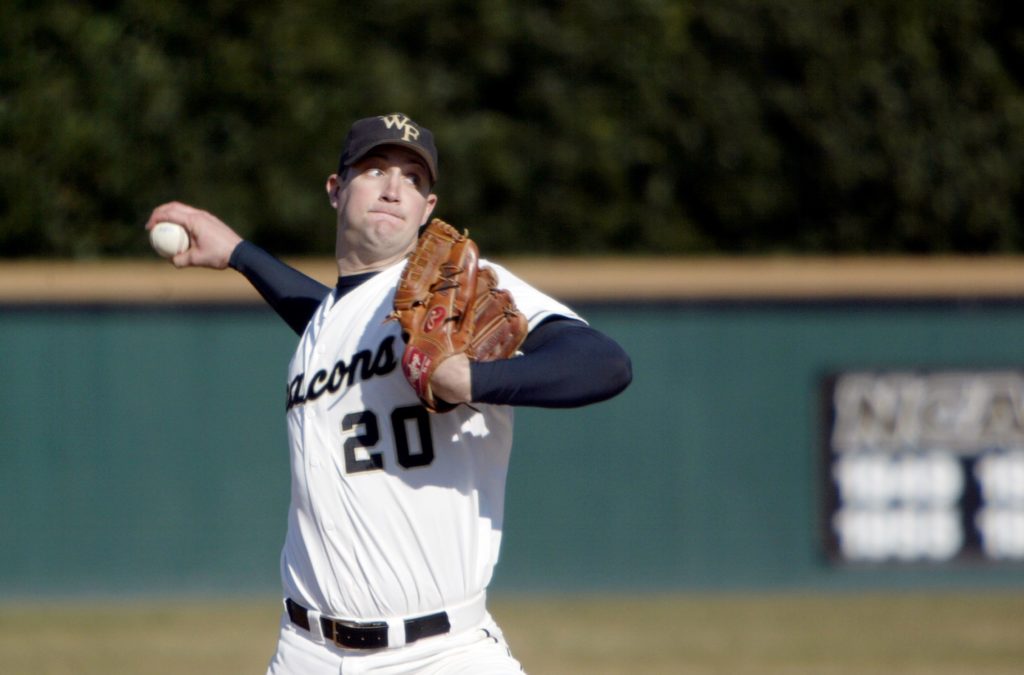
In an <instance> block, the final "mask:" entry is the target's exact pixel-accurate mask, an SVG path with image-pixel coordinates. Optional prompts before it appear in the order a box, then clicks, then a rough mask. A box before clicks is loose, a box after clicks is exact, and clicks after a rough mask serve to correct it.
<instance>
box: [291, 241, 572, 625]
mask: <svg viewBox="0 0 1024 675" xmlns="http://www.w3.org/2000/svg"><path fill="white" fill-rule="evenodd" d="M404 264H405V263H404V261H403V262H401V263H398V264H396V265H393V266H392V267H390V268H387V269H386V270H384V271H382V272H381V273H379V274H377V275H376V276H374V277H372V278H370V279H369V280H367V281H366V282H364V283H363V284H361V285H360V286H358V287H357V288H355V289H353V290H351V291H349V292H348V293H347V294H346V295H344V296H343V297H341V298H340V299H337V298H336V296H335V294H334V293H331V294H330V295H328V296H327V297H326V298H325V299H324V301H323V302H322V303H321V305H320V307H319V309H318V310H317V312H316V313H315V315H314V316H313V318H312V319H311V320H310V322H309V325H308V326H307V327H306V331H305V333H304V334H303V336H302V338H301V339H300V341H299V345H298V348H297V349H296V352H295V355H294V356H293V358H292V361H291V364H290V366H289V370H288V387H287V416H288V438H289V446H290V454H291V468H292V486H291V493H292V496H291V506H290V509H289V516H288V533H287V536H286V540H285V545H284V550H283V551H282V555H281V573H282V578H283V583H284V589H285V592H286V593H287V594H288V596H289V597H291V598H293V599H294V600H296V601H298V602H300V603H302V604H304V605H306V606H307V607H312V608H315V609H318V610H319V611H321V612H322V613H323V614H325V615H329V616H333V617H337V618H351V619H359V620H372V619H376V618H392V617H405V616H414V615H421V614H429V613H432V612H434V611H438V610H439V609H442V608H444V607H451V606H454V605H457V604H459V603H461V602H463V601H466V600H470V599H472V598H474V597H476V596H477V595H479V594H480V593H481V592H483V590H484V589H485V588H486V587H487V584H488V583H489V582H490V579H491V574H492V572H493V569H494V564H495V563H496V562H497V558H498V549H499V546H500V542H501V528H502V518H503V511H504V499H505V495H504V492H505V477H506V474H507V471H508V461H509V453H510V451H511V444H512V418H513V415H512V408H511V407H509V406H490V405H474V406H473V408H470V407H468V406H459V407H458V408H456V409H455V410H453V411H452V412H449V413H445V414H431V413H429V412H427V410H426V409H425V408H423V407H422V406H421V405H420V403H419V400H418V398H417V397H416V394H415V393H414V392H413V390H412V388H411V387H410V386H409V383H408V382H407V381H406V379H405V377H404V375H403V374H402V372H401V369H400V368H399V366H398V364H399V361H400V360H401V354H402V350H403V348H404V345H403V343H402V340H401V337H400V327H399V325H398V324H397V323H396V322H393V321H385V319H386V317H387V315H388V313H389V312H390V311H391V309H392V302H393V299H394V291H395V286H396V284H397V283H398V280H399V276H400V275H401V271H402V268H403V266H404ZM485 264H489V265H491V266H492V267H494V269H495V271H496V272H497V273H498V278H499V281H500V284H501V286H502V287H503V288H507V289H509V291H510V292H511V293H512V295H513V297H514V298H515V301H516V304H517V305H518V307H519V308H520V310H522V311H523V313H524V314H525V315H526V317H527V319H528V320H529V322H530V327H531V328H532V327H534V326H536V325H537V324H538V323H539V322H540V321H542V320H543V319H544V318H546V317H547V316H549V315H552V314H559V315H563V316H569V317H573V318H579V317H577V315H576V314H575V313H573V312H572V310H570V309H569V308H568V307H566V306H565V305H563V304H561V303H559V302H558V301H556V300H554V299H552V298H550V297H548V296H546V295H544V294H543V293H541V292H539V291H537V290H536V289H534V288H532V287H530V286H529V285H528V284H526V283H525V282H523V281H521V280H520V279H518V278H517V277H515V276H514V275H512V274H511V273H510V272H508V271H507V270H505V269H504V268H502V267H500V266H497V265H493V264H490V263H485Z"/></svg>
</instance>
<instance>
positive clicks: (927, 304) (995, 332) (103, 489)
mask: <svg viewBox="0 0 1024 675" xmlns="http://www.w3.org/2000/svg"><path fill="white" fill-rule="evenodd" d="M579 308H580V309H581V310H582V312H583V313H584V314H585V316H587V318H589V319H590V320H591V322H592V323H593V324H594V325H595V326H596V327H597V328H599V329H601V330H603V331H605V332H607V333H608V334H610V335H612V336H613V337H615V338H616V339H617V340H619V341H620V342H621V343H622V344H623V345H624V346H625V347H626V349H627V350H628V351H629V353H630V354H631V356H632V358H633V366H634V378H635V379H634V383H633V385H632V386H631V387H630V388H629V389H628V390H627V391H626V392H625V393H624V394H622V395H621V396H620V397H618V398H616V399H614V400H612V401H608V402H605V403H602V404H598V405H595V406H592V407H588V408H584V409H578V410H561V411H547V410H530V409H523V410H520V411H519V412H518V413H517V415H518V417H517V435H516V442H515V447H514V451H513V459H512V466H511V475H510V483H509V490H508V496H507V512H506V527H505V542H504V547H503V552H502V559H501V561H500V563H499V566H498V569H497V573H496V579H495V584H494V585H495V588H496V589H498V590H509V591H511V590H538V591H550V590H609V589H611V590H636V589H649V590H656V589H663V588H672V589H717V588H727V589H728V588H750V587H772V588H806V587H814V588H821V587H833V588H834V587H849V586H856V585H863V584H881V585H892V584H925V585H962V584H971V585H973V584H1021V583H1024V565H1022V564H1020V563H1012V562H1011V563H1000V564H982V563H978V564H971V563H958V564H956V565H946V564H929V563H922V564H916V565H910V566H906V565H904V566H895V567H894V566H892V565H884V564H882V565H840V566H836V565H833V564H831V563H830V562H829V561H828V559H827V557H826V556H825V553H824V550H823V543H822V541H823V537H822V528H823V523H822V519H823V516H822V508H821V507H822V502H823V499H824V496H823V494H822V492H823V487H822V485H823V481H822V479H821V470H822V466H821V463H822V453H821V447H822V436H823V425H824V421H823V420H824V417H825V415H824V413H823V409H824V405H823V401H822V382H823V378H824V377H826V376H827V375H828V374H829V373H833V372H836V371H843V370H851V369H852V370H857V369H878V368H897V369H906V368H911V369H913V368H942V369H946V368H952V369H964V368H966V369H972V368H975V369H978V368H980V369H987V368H996V369H1006V368H1016V367H1017V366H1018V365H1019V364H1020V363H1021V361H1022V357H1024V346H1022V345H1024V303H1021V302H1011V301H992V302H985V301H958V302H953V301H948V302H947V301H939V300H931V301H906V302H901V301H899V300H891V299H890V300H886V301H879V302H856V301H837V302H829V301H794V302H780V301H768V302H754V301H724V302H713V301H699V302H658V303H642V304H635V305H634V304H628V303H617V304H600V303H597V304H585V305H579ZM294 341H295V338H294V335H293V334H292V333H291V332H290V331H289V330H288V329H287V328H285V327H284V326H283V324H281V323H280V322H279V320H278V319H277V318H276V317H275V316H274V315H273V314H272V313H271V312H270V311H269V310H267V309H265V308H263V307H262V306H258V305H253V304H249V303H240V304H227V305H224V304H202V305H199V304H196V305H191V304H188V305H173V306H166V305H164V306H141V305H134V306H114V305H103V304H93V305H89V304H85V305H73V306H54V305H37V306H31V305H9V306H6V307H0V381H2V387H0V420H2V426H0V448H2V451H0V594H4V595H23V594H36V593H69V592H70V593H133V592H139V591H154V592H167V591H170V592H206V591H231V592H234V591H239V592H247V591H253V590H256V591H264V590H267V591H272V590H273V589H275V588H276V585H277V575H278V555H279V549H280V544H281V542H282V538H283V535H284V528H285V517H286V503H287V491H288V486H289V480H288V475H287V473H288V462H287V456H286V454H287V450H286V443H285V429H284V403H285V368H286V365H287V362H288V360H289V358H290V355H291V350H292V348H293V345H294Z"/></svg>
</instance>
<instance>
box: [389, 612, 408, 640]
mask: <svg viewBox="0 0 1024 675" xmlns="http://www.w3.org/2000/svg"><path fill="white" fill-rule="evenodd" d="M404 644H405V621H403V620H401V619H397V620H396V619H389V620H388V647H401V646H403V645H404Z"/></svg>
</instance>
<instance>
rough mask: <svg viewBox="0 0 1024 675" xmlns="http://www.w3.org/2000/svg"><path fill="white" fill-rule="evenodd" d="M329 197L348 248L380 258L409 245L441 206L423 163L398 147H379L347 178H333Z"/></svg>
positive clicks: (351, 167) (329, 179)
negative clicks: (374, 254)
mask: <svg viewBox="0 0 1024 675" xmlns="http://www.w3.org/2000/svg"><path fill="white" fill-rule="evenodd" d="M327 194H328V198H329V199H330V201H331V206H333V207H334V208H335V210H336V211H337V213H338V231H339V235H340V236H341V237H343V238H344V243H345V245H346V246H348V247H357V248H360V249H361V250H363V249H364V250H365V251H366V252H367V253H376V254H378V255H380V256H388V255H392V254H394V253H395V252H397V250H398V249H401V248H403V247H408V246H410V245H411V243H412V242H413V241H415V239H416V235H417V233H418V231H419V227H420V225H422V224H423V223H425V222H426V221H427V218H429V217H430V214H431V212H432V211H433V210H434V205H435V204H436V203H437V196H436V195H434V194H431V192H430V172H429V171H428V170H427V167H426V165H425V164H424V163H423V160H422V159H420V157H419V155H417V154H416V153H414V152H412V151H410V150H407V149H405V148H403V147H401V146H395V145H382V146H378V147H376V148H374V149H373V150H371V151H370V152H369V153H367V155H366V156H364V157H362V158H361V159H360V160H359V161H358V162H356V163H355V164H353V165H352V166H350V167H348V169H347V170H346V171H345V173H344V174H343V175H342V176H340V177H339V176H337V175H332V176H330V178H328V180H327ZM339 243H341V242H340V241H339Z"/></svg>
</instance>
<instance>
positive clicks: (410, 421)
mask: <svg viewBox="0 0 1024 675" xmlns="http://www.w3.org/2000/svg"><path fill="white" fill-rule="evenodd" d="M410 427H414V428H415V431H416V436H417V437H418V438H417V439H416V440H417V441H418V443H416V445H418V446H419V447H418V450H419V452H413V449H412V445H411V444H410V438H409V429H410ZM341 430H342V431H343V432H345V434H346V435H347V438H346V439H345V444H344V445H343V446H342V447H343V448H344V450H345V472H346V473H350V474H352V473H361V472H363V471H379V470H381V469H383V468H384V452H383V451H381V450H376V451H374V447H375V446H376V445H377V444H378V443H379V442H380V425H379V424H378V422H377V414H376V413H374V412H372V411H370V410H364V411H362V412H355V413H349V414H348V415H345V417H344V418H342V420H341ZM352 431H355V434H351V435H350V434H349V432H352ZM391 433H392V434H393V436H394V440H395V455H396V459H397V460H398V464H399V466H401V467H403V468H405V469H413V468H416V467H418V466H427V465H428V464H430V463H431V462H433V461H434V441H433V440H432V439H431V436H430V413H429V412H427V409H426V408H424V407H423V406H419V405H413V406H406V407H402V408H395V409H394V410H393V411H391Z"/></svg>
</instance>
